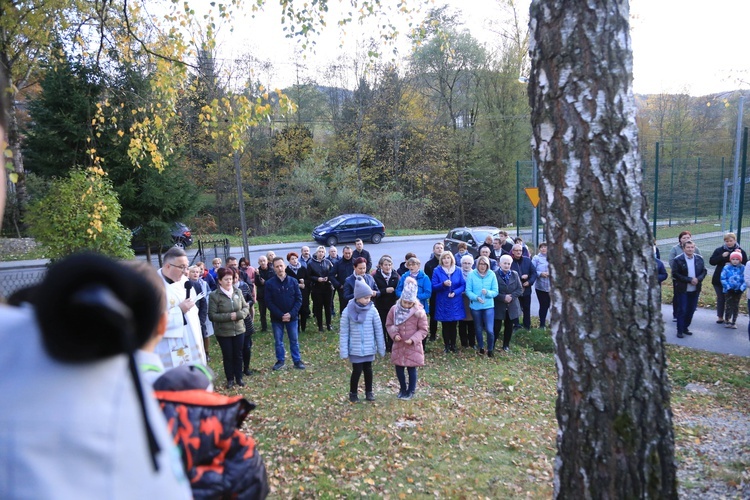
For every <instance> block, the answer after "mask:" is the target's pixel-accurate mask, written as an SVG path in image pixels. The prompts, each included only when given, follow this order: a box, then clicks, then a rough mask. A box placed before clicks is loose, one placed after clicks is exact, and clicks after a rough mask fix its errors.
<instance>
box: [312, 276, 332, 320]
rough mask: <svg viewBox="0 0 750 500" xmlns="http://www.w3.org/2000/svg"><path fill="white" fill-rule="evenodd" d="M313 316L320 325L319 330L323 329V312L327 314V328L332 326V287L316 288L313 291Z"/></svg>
mask: <svg viewBox="0 0 750 500" xmlns="http://www.w3.org/2000/svg"><path fill="white" fill-rule="evenodd" d="M312 303H313V314H314V315H315V321H317V323H318V330H320V329H321V328H323V310H324V309H325V312H326V327H330V326H331V286H330V285H329V284H328V283H325V284H324V286H317V285H316V286H315V287H314V288H313V290H312Z"/></svg>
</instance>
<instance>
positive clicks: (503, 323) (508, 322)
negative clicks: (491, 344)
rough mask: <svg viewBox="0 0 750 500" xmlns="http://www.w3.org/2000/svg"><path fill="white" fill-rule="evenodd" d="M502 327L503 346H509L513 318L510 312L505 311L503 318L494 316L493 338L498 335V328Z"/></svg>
mask: <svg viewBox="0 0 750 500" xmlns="http://www.w3.org/2000/svg"><path fill="white" fill-rule="evenodd" d="M501 327H502V328H503V347H510V339H511V337H512V336H513V320H512V319H510V313H509V312H508V311H505V318H502V319H501V318H495V338H497V337H499V336H500V328H501Z"/></svg>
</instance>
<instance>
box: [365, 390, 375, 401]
mask: <svg viewBox="0 0 750 500" xmlns="http://www.w3.org/2000/svg"><path fill="white" fill-rule="evenodd" d="M365 399H366V400H367V401H375V393H373V392H372V391H368V392H366V393H365Z"/></svg>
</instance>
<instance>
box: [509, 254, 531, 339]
mask: <svg viewBox="0 0 750 500" xmlns="http://www.w3.org/2000/svg"><path fill="white" fill-rule="evenodd" d="M512 256H513V264H511V266H510V268H511V269H512V270H514V271H515V272H517V273H518V276H519V277H520V278H521V286H523V295H521V296H520V297H519V298H518V301H519V302H520V303H521V312H523V327H524V328H525V329H527V330H530V329H531V287H532V286H533V285H534V282H536V268H535V267H534V264H533V263H532V262H531V259H529V258H528V257H524V256H523V245H521V244H520V243H517V244H515V245H513V250H512ZM516 321H518V320H517V319H516Z"/></svg>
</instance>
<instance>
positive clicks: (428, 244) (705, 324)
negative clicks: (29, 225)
mask: <svg viewBox="0 0 750 500" xmlns="http://www.w3.org/2000/svg"><path fill="white" fill-rule="evenodd" d="M444 236H445V235H443V234H442V233H441V234H435V235H423V236H398V237H388V238H384V239H383V242H382V243H380V244H379V245H373V244H367V245H365V248H366V249H367V250H369V252H370V254H371V255H372V258H373V261H374V262H375V263H377V261H378V260H379V259H380V257H381V256H382V255H384V254H388V255H391V256H392V258H393V260H394V261H395V262H396V265H398V264H399V263H400V262H401V261H403V259H404V255H405V254H406V252H414V253H416V254H417V256H418V257H419V258H420V259H421V260H422V264H423V265H424V263H425V262H426V261H427V259H428V258H429V256H430V253H431V252H432V245H433V244H434V243H435V242H436V241H442V239H443V238H444ZM660 244H661V242H660ZM302 245H308V246H310V248H312V249H313V251H314V249H315V248H316V247H317V244H316V243H314V242H299V243H288V244H272V245H258V246H252V247H250V260H251V262H252V263H253V264H255V263H256V262H257V260H258V257H259V256H260V255H265V253H266V252H267V251H268V250H273V251H274V252H276V253H277V254H278V255H281V256H284V257H286V254H287V252H291V251H296V252H299V249H300V247H301V246H302ZM338 248H339V254H340V253H341V249H342V248H343V245H341V244H340V245H338ZM195 253H196V250H195V249H192V250H190V251H188V254H189V256H190V259H191V260H192V258H193V256H194V255H195ZM230 253H231V255H235V256H238V257H239V256H241V255H242V250H241V249H240V248H232V249H231V252H230ZM141 258H144V257H143V256H141ZM209 260H210V259H209ZM45 265H46V261H44V260H40V261H23V262H0V280H2V279H3V276H4V275H6V276H7V275H8V274H10V273H15V274H18V273H19V272H21V273H23V274H24V275H27V276H29V277H33V276H37V275H39V274H40V273H41V272H43V269H44V266H45ZM538 308H539V304H538V303H537V301H536V296H535V295H534V294H532V315H536V314H537V311H538ZM662 314H663V316H664V325H665V334H666V338H667V342H669V343H672V344H678V345H683V346H686V347H693V348H696V349H702V350H706V351H711V352H718V353H723V354H734V355H737V356H747V357H750V341H749V340H748V316H747V315H742V316H741V317H740V318H739V319H738V321H737V330H731V329H727V328H724V325H717V324H716V323H715V321H716V316H715V312H714V311H712V310H709V309H700V308H699V309H698V310H697V311H696V314H695V316H694V318H693V324H692V326H691V328H690V329H691V331H693V332H694V334H693V335H692V336H690V337H685V338H682V339H678V338H677V336H676V333H677V332H676V328H675V323H673V322H672V306H671V305H663V306H662Z"/></svg>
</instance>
